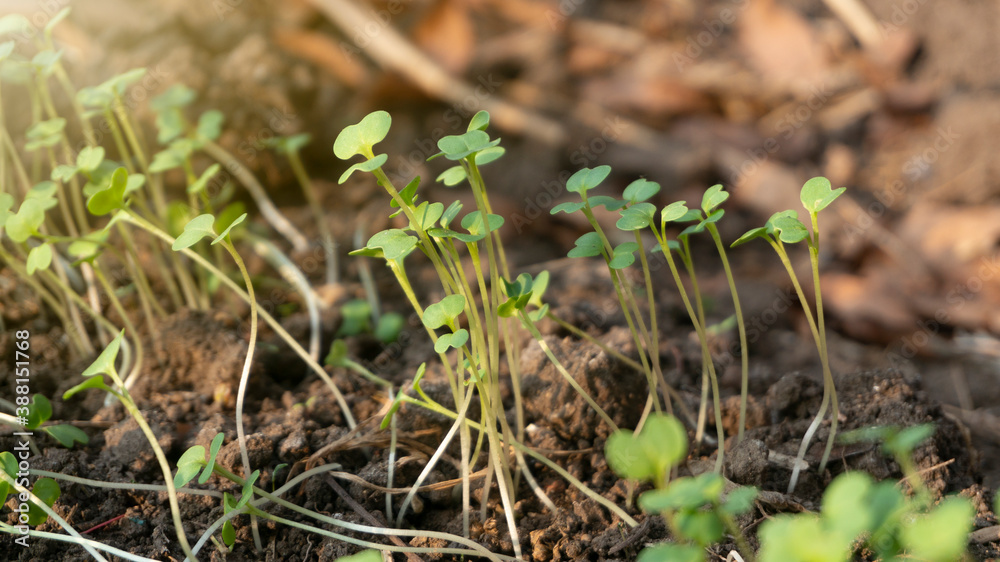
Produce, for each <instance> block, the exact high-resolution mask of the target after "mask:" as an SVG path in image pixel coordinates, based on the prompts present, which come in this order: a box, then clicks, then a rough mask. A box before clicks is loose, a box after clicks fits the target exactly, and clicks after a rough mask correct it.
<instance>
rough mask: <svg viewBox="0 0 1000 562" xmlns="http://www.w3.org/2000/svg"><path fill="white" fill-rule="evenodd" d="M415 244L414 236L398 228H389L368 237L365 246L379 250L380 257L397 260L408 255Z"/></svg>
mask: <svg viewBox="0 0 1000 562" xmlns="http://www.w3.org/2000/svg"><path fill="white" fill-rule="evenodd" d="M416 246H417V239H416V238H415V237H413V236H410V235H409V234H407V233H406V232H404V231H403V230H400V229H398V228H391V229H389V230H383V231H382V232H378V233H376V234H374V235H373V236H372V237H371V238H369V239H368V246H367V247H368V248H369V249H373V250H379V251H381V253H382V257H384V258H385V259H387V260H398V259H402V258H405V257H406V256H407V255H409V253H410V252H412V251H413V249H414V248H415V247H416ZM376 255H377V254H376Z"/></svg>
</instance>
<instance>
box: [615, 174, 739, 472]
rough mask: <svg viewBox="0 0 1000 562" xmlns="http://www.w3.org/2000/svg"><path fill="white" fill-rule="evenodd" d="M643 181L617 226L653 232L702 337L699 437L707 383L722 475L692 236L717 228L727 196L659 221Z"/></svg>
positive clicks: (716, 192) (708, 198) (680, 204)
mask: <svg viewBox="0 0 1000 562" xmlns="http://www.w3.org/2000/svg"><path fill="white" fill-rule="evenodd" d="M640 182H641V183H639V182H633V184H632V185H633V186H635V187H634V188H633V190H634V191H633V192H632V193H631V194H630V195H629V201H627V203H628V205H627V206H626V207H625V208H623V209H622V210H621V218H620V219H619V220H618V223H617V224H616V226H617V227H618V228H619V229H620V230H623V231H627V232H628V231H631V232H633V233H635V236H636V239H637V240H638V239H639V232H640V231H642V230H645V229H649V230H650V231H651V232H652V233H653V236H654V238H655V239H656V242H657V247H656V248H655V249H654V251H659V252H662V253H663V255H664V257H665V258H666V260H667V265H668V266H669V268H670V273H671V275H672V277H673V279H674V284H675V286H676V287H677V291H678V293H679V294H680V296H681V301H682V302H683V303H684V308H685V310H686V311H687V313H688V317H689V318H690V319H691V323H692V325H693V326H694V328H695V332H696V333H697V335H698V341H699V343H700V344H701V349H702V374H703V379H702V380H703V381H704V382H703V384H702V400H701V405H700V408H699V420H698V431H697V437H698V438H699V439H700V438H701V435H702V431H703V427H704V424H705V417H706V411H707V395H708V384H706V383H710V384H711V388H712V400H713V403H714V410H715V425H716V432H717V437H718V447H719V449H718V455H717V456H716V459H715V463H716V464H715V468H716V472H721V470H722V465H723V458H724V453H725V435H724V433H723V429H722V409H721V403H720V398H719V386H718V377H717V376H716V372H715V364H714V362H713V360H712V355H711V351H710V348H709V345H708V333H707V329H706V320H705V312H704V306H703V301H702V297H701V292H700V290H699V288H698V282H697V277H696V276H695V269H694V263H693V256H692V254H691V247H690V244H689V241H688V237H689V236H690V235H691V234H694V233H697V232H700V231H702V230H704V229H706V228H707V227H708V226H709V225H712V226H713V227H714V223H715V222H717V221H718V220H719V219H720V218H722V216H723V213H724V212H723V211H722V210H721V209H718V208H717V207H718V206H719V205H720V204H722V202H723V201H725V199H726V197H725V196H723V194H722V192H721V188H718V189H717V188H714V187H713V188H711V189H709V190H708V192H706V195H705V197H704V198H703V210H704V211H705V215H702V214H701V211H699V210H697V209H688V207H687V205H686V204H685V203H686V202H685V201H675V202H673V203H671V204H669V205H667V206H666V207H664V208H663V209H661V210H660V212H659V220H657V216H656V215H657V208H656V206H655V205H653V204H651V203H648V202H645V201H643V200H641V196H648V193H649V192H650V191H652V188H651V187H649V186H647V185H646V182H645V180H640ZM691 221H697V224H695V225H694V226H691V227H688V228H686V229H684V230H683V231H682V232H681V233H680V234H678V235H677V240H670V239H668V237H667V235H668V231H667V225H668V224H671V223H679V222H691ZM674 252H677V253H678V255H679V256H680V258H681V260H682V263H683V264H684V267H685V269H686V271H687V273H688V275H689V277H690V279H691V284H692V289H693V292H694V297H695V305H694V306H692V304H691V299H690V298H689V297H688V292H687V288H686V287H685V285H684V283H683V281H682V280H681V277H680V272H679V271H678V268H677V264H676V262H675V260H674V257H673V254H674ZM644 268H648V266H646V265H645V262H644ZM647 278H648V276H647ZM733 287H734V286H733V285H731V288H733ZM650 308H651V310H652V304H651V305H650ZM744 354H745V351H744ZM741 425H742V424H741Z"/></svg>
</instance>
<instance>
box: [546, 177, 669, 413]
mask: <svg viewBox="0 0 1000 562" xmlns="http://www.w3.org/2000/svg"><path fill="white" fill-rule="evenodd" d="M610 173H611V167H610V166H598V167H596V168H583V169H581V170H579V171H577V172H576V173H574V174H573V175H572V176H570V177H569V179H568V180H566V190H567V191H569V192H571V193H576V194H578V195H579V196H580V201H568V202H565V203H560V204H559V205H556V206H555V207H553V208H552V210H551V211H550V213H551V214H553V215H554V214H557V213H561V212H563V213H576V212H582V213H583V214H584V216H585V217H586V218H587V221H588V222H589V223H590V225H591V227H592V228H593V229H594V230H593V232H588V233H586V234H584V235H583V236H581V237H580V238H579V239H577V241H576V245H575V247H574V248H573V249H572V250H570V251H569V253H568V256H569V257H571V258H582V257H596V256H601V257H603V258H604V262H605V264H606V265H607V267H608V271H609V273H610V275H611V282H612V284H613V286H614V289H615V295H616V296H617V297H618V303H619V305H620V306H621V309H622V312H623V313H624V315H625V321H626V323H627V325H628V327H629V331H630V332H631V334H632V339H633V341H634V342H635V345H636V348H637V349H638V350H639V359H640V361H641V363H642V371H643V373H644V374H645V375H646V381H647V383H648V384H649V401H648V403H647V409H646V410H645V412H644V413H643V419H644V418H645V416H646V414H648V412H649V406H652V407H653V408H654V409H655V410H656V411H657V412H659V411H660V401H659V399H658V392H657V390H656V389H657V385H658V384H659V385H662V387H663V390H664V391H665V392H670V391H671V389H670V387H669V385H667V383H666V380H665V379H664V378H663V371H662V369H661V367H660V360H659V351H658V350H659V333H658V332H659V329H658V326H657V320H656V306H655V302H654V299H653V288H652V287H653V285H652V277H651V275H650V271H649V263H648V261H647V258H646V253H645V251H644V250H643V248H642V239H641V238H640V236H639V233H638V232H636V233H635V234H634V236H635V241H634V242H623V243H620V244H618V245H617V246H614V247H612V245H611V242H610V241H609V239H608V237H607V235H606V234H605V232H604V230H603V229H602V228H601V225H600V223H598V221H597V218H596V216H595V215H594V209H596V208H598V207H604V208H605V209H607V210H608V211H617V210H620V209H622V208H625V207H626V206H628V205H630V204H631V205H639V206H643V207H645V206H649V207H652V204H650V203H645V200H646V199H649V198H651V197H653V196H654V195H656V194H657V193H658V192H659V190H660V186H659V184H657V183H655V182H647V181H646V180H638V181H636V182H633V183H632V184H631V185H629V186H628V187H627V188H626V190H625V193H624V197H625V199H615V198H613V197H608V196H606V195H590V194H589V192H590V191H591V190H593V189H595V188H597V187H598V186H599V185H600V184H601V183H602V182H603V181H604V180H605V179H606V178H607V177H608V175H609V174H610ZM637 251H638V253H639V258H640V263H641V265H642V270H643V278H644V282H645V289H646V296H647V301H648V315H649V329H647V328H646V323H645V321H644V320H643V317H642V314H641V312H640V309H639V305H638V298H637V297H636V295H635V292H636V290H635V288H634V287H633V285H632V283H631V281H630V280H629V279H628V277H627V276H626V274H625V271H624V270H625V269H626V268H628V267H629V266H631V265H632V264H633V263H635V253H636V252H637ZM666 405H667V411H668V412H670V411H672V406H671V403H670V400H667V401H666ZM641 423H642V422H640V425H641Z"/></svg>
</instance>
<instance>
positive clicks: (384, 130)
mask: <svg viewBox="0 0 1000 562" xmlns="http://www.w3.org/2000/svg"><path fill="white" fill-rule="evenodd" d="M390 125H392V117H391V116H390V115H389V114H388V113H387V112H385V111H375V112H372V113H369V114H368V115H366V116H365V118H364V119H362V120H361V121H360V122H359V123H358V124H356V125H350V126H348V127H344V130H343V131H341V132H340V134H339V135H337V140H336V141H334V143H333V153H334V154H336V155H337V158H340V159H341V160H347V159H349V158H350V157H352V156H354V155H355V154H361V155H364V154H366V153H370V152H371V151H372V147H373V146H374V145H375V144H376V143H379V142H381V141H382V139H384V138H385V136H386V135H387V134H389V127H390ZM373 169H374V168H373ZM369 171H370V170H369ZM341 179H342V180H343V179H344V178H341ZM341 183H343V181H341Z"/></svg>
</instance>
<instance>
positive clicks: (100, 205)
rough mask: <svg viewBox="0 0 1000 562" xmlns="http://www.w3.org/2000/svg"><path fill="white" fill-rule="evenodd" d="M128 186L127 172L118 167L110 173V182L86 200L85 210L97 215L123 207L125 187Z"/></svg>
mask: <svg viewBox="0 0 1000 562" xmlns="http://www.w3.org/2000/svg"><path fill="white" fill-rule="evenodd" d="M126 187H128V172H127V171H125V168H118V169H116V170H115V172H114V173H113V174H112V175H111V182H110V184H109V185H108V186H107V187H106V188H104V189H102V190H101V191H98V192H97V193H95V194H93V195H91V196H90V199H88V200H87V210H89V211H90V212H91V213H93V214H94V215H97V216H102V215H106V214H108V213H110V212H111V211H116V210H118V209H124V208H125V188H126Z"/></svg>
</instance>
